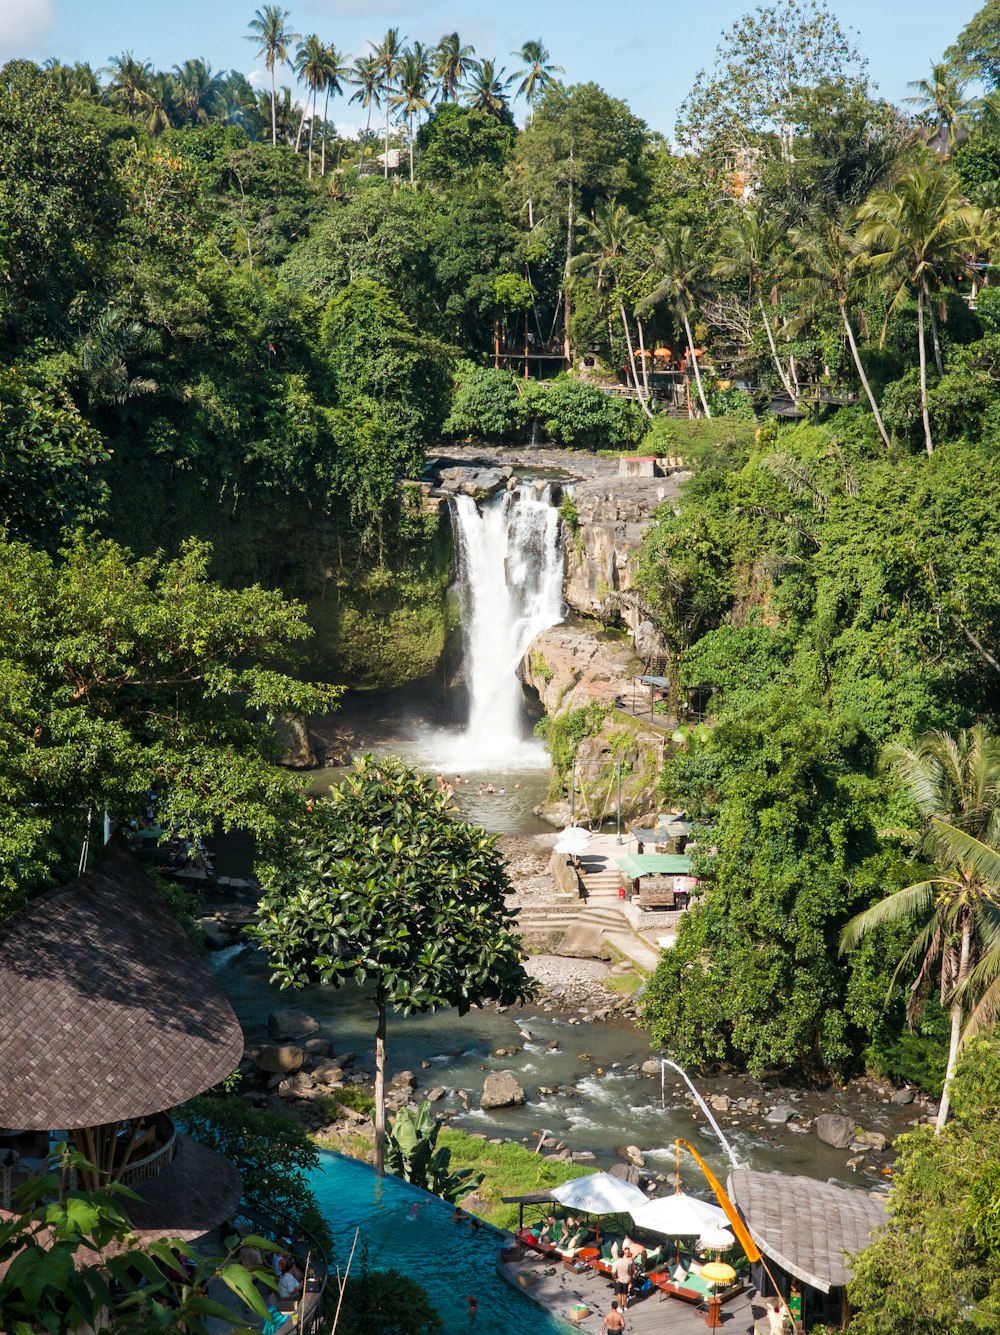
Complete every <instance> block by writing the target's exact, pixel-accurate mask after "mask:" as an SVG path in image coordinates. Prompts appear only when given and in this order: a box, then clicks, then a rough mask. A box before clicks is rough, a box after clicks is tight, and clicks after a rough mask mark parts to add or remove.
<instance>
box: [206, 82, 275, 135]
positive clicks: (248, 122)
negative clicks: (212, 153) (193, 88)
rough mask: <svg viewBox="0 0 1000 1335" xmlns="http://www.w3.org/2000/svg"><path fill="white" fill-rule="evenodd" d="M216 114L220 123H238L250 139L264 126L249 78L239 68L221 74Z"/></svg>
mask: <svg viewBox="0 0 1000 1335" xmlns="http://www.w3.org/2000/svg"><path fill="white" fill-rule="evenodd" d="M217 115H218V120H219V124H220V125H238V126H240V128H241V129H243V130H245V131H246V133H247V134H248V135H249V136H250V138H251V139H256V137H257V135H258V134H259V133H260V131H261V130H262V129H263V128H264V123H265V122H264V121H262V119H261V116H260V113H259V111H258V108H257V95H256V93H255V92H254V90H253V86H252V85H251V83H250V80H249V79H248V78H247V77H246V75H245V74H241V73H240V71H239V70H230V71H229V73H228V74H224V75H222V76H221V88H220V90H219V99H218V113H217Z"/></svg>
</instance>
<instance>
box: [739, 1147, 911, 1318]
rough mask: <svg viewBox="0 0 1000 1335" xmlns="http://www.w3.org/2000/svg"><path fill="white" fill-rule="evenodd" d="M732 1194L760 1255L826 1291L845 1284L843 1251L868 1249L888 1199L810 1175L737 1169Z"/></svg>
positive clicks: (846, 1268) (847, 1271)
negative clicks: (799, 1175)
mask: <svg viewBox="0 0 1000 1335" xmlns="http://www.w3.org/2000/svg"><path fill="white" fill-rule="evenodd" d="M729 1194H730V1196H732V1198H733V1200H734V1201H735V1202H736V1204H737V1206H738V1207H739V1210H740V1213H741V1214H742V1216H743V1218H744V1219H745V1220H746V1224H747V1228H748V1229H749V1230H750V1236H751V1237H752V1238H753V1240H754V1242H756V1244H757V1246H758V1247H759V1248H760V1249H761V1251H762V1252H764V1254H765V1255H766V1256H768V1257H770V1258H771V1259H772V1260H774V1261H776V1262H777V1263H778V1265H780V1266H781V1267H782V1268H783V1269H785V1270H787V1271H788V1272H789V1274H792V1275H795V1276H796V1277H797V1278H798V1279H801V1280H802V1281H803V1283H805V1284H810V1285H812V1287H813V1288H815V1289H821V1290H822V1291H823V1293H829V1292H830V1290H831V1289H832V1288H839V1287H841V1286H842V1285H844V1284H846V1283H847V1281H848V1280H849V1279H850V1275H851V1272H850V1268H849V1266H848V1265H847V1262H846V1258H845V1255H844V1253H845V1252H846V1253H848V1254H850V1255H854V1254H856V1253H857V1252H862V1251H864V1249H865V1248H866V1247H867V1246H868V1244H869V1242H870V1241H871V1235H872V1234H873V1233H874V1232H875V1230H876V1229H878V1228H879V1227H881V1225H882V1224H884V1223H885V1221H886V1215H885V1202H886V1197H885V1196H877V1195H872V1194H870V1193H869V1192H867V1191H851V1190H848V1189H847V1188H846V1187H838V1186H834V1185H833V1183H830V1182H819V1181H817V1180H816V1179H815V1178H811V1177H793V1176H792V1175H791V1174H785V1173H757V1172H754V1171H752V1170H751V1169H749V1168H734V1169H733V1171H732V1172H731V1173H730V1174H729Z"/></svg>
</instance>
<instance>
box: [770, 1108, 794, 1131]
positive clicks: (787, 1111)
mask: <svg viewBox="0 0 1000 1335" xmlns="http://www.w3.org/2000/svg"><path fill="white" fill-rule="evenodd" d="M794 1116H795V1109H794V1108H793V1107H792V1105H791V1104H790V1103H776V1104H775V1105H774V1107H773V1108H769V1109H768V1110H767V1117H766V1118H765V1121H768V1122H771V1123H772V1124H773V1125H775V1126H784V1125H785V1123H786V1122H789V1121H791V1119H792V1118H793V1117H794Z"/></svg>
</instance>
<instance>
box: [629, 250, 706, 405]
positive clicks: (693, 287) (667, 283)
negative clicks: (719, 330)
mask: <svg viewBox="0 0 1000 1335" xmlns="http://www.w3.org/2000/svg"><path fill="white" fill-rule="evenodd" d="M656 267H657V270H658V271H659V273H660V274H661V275H662V277H661V278H660V281H659V282H658V283H657V285H656V287H655V288H654V289H653V291H652V292H650V293H649V295H648V296H645V297H643V299H642V300H641V301H640V302H637V303H636V308H635V309H636V313H638V312H639V311H641V310H648V309H651V308H652V307H654V306H658V305H659V304H660V303H661V302H663V303H666V305H667V306H668V308H669V309H670V311H671V313H672V314H673V316H674V318H675V319H677V320H680V322H681V324H682V325H683V326H684V337H685V338H686V339H687V346H688V356H689V357H690V358H691V367H692V369H693V371H694V379H695V384H696V385H697V386H698V399H699V401H700V402H701V408H702V412H703V413H704V414H705V416H706V417H711V416H712V411H711V409H710V408H709V406H708V400H707V399H706V398H705V389H704V386H703V385H702V383H701V367H700V366H699V365H698V352H697V349H696V348H695V346H694V335H693V334H692V333H691V316H692V314H693V313H694V310H695V308H696V306H697V299H698V294H699V291H700V289H701V286H702V284H703V282H704V278H705V263H704V259H703V257H702V255H701V253H700V250H699V248H698V245H697V242H696V239H695V235H694V232H693V231H692V229H691V228H690V227H677V228H675V229H674V230H673V231H672V232H667V233H665V234H664V236H663V238H662V240H661V241H660V245H659V247H658V249H657V257H656Z"/></svg>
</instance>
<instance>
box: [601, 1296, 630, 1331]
mask: <svg viewBox="0 0 1000 1335" xmlns="http://www.w3.org/2000/svg"><path fill="white" fill-rule="evenodd" d="M624 1329H625V1314H624V1312H621V1311H619V1309H618V1304H617V1302H613V1303H612V1304H611V1311H610V1312H609V1313H608V1314H607V1316H606V1317H605V1318H604V1325H603V1326H602V1327H601V1335H617V1332H620V1331H623V1330H624Z"/></svg>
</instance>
